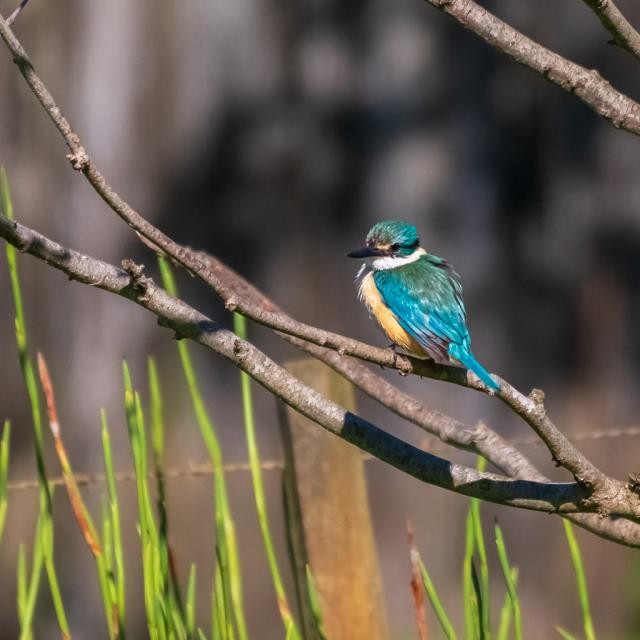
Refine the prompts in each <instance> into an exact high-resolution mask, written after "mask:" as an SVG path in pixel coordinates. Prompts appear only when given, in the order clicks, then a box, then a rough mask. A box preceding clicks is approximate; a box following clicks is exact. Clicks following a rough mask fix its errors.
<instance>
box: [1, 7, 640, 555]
mask: <svg viewBox="0 0 640 640" xmlns="http://www.w3.org/2000/svg"><path fill="white" fill-rule="evenodd" d="M432 4H436V5H442V4H443V3H442V2H440V3H438V2H435V3H434V2H432ZM446 4H447V5H448V6H453V5H455V4H457V3H456V2H455V0H454V1H453V2H448V3H446ZM468 5H469V6H470V7H471V8H473V7H476V5H474V3H472V2H470V3H468ZM440 8H442V7H440ZM488 15H489V16H491V14H488ZM491 17H493V16H491ZM494 19H495V20H497V18H494ZM515 33H516V34H517V32H515ZM0 35H1V36H2V38H3V39H4V41H5V43H6V44H7V46H8V48H9V49H10V51H11V52H12V53H13V55H14V61H15V62H16V64H17V65H18V67H19V69H20V71H21V73H22V75H23V76H24V78H25V79H26V81H27V82H28V84H29V86H30V87H31V89H32V90H33V92H34V94H35V95H36V96H37V98H38V100H39V101H40V102H41V104H42V106H43V108H44V109H45V111H46V112H47V113H48V115H49V116H50V117H51V119H52V120H53V122H54V123H55V125H56V127H57V128H58V130H59V131H60V133H61V134H62V136H63V138H64V139H65V142H66V143H67V146H68V148H69V150H70V154H69V156H68V157H69V159H70V160H71V163H72V165H73V167H74V168H75V169H77V170H79V171H81V172H82V173H84V175H85V176H86V177H87V179H88V180H89V182H90V183H91V184H92V185H93V187H94V189H95V190H96V192H97V193H98V194H99V195H100V196H101V197H102V198H103V199H104V200H105V201H106V202H107V204H109V206H110V207H111V208H112V209H113V210H114V211H115V212H116V213H117V214H118V215H119V216H120V217H121V218H122V219H123V220H125V222H127V224H129V226H131V227H132V228H134V229H135V230H136V231H137V232H138V233H139V234H140V235H141V236H142V237H143V238H146V240H147V241H148V242H150V243H151V244H152V245H153V246H155V247H160V248H161V249H162V250H164V252H166V253H167V254H168V255H169V256H171V257H172V258H173V259H174V260H176V261H177V262H179V263H180V264H182V265H183V266H185V267H186V268H187V269H189V270H190V271H192V272H194V273H195V274H197V275H198V276H199V277H200V278H201V279H202V280H203V281H205V282H206V283H207V284H208V285H209V286H211V287H212V288H213V289H214V290H215V291H216V292H217V293H218V294H219V295H220V296H221V298H222V299H223V300H224V301H225V304H226V305H227V307H228V308H232V309H237V310H238V311H240V312H241V313H243V314H244V315H247V316H248V317H250V318H252V319H253V320H255V321H257V322H260V323H262V324H265V325H266V326H269V327H270V328H272V329H274V330H276V331H280V332H283V333H285V334H289V336H290V338H289V339H290V341H292V342H293V343H294V344H296V343H297V346H300V344H301V343H302V342H303V341H305V340H306V341H309V342H311V343H313V344H308V345H307V346H308V347H314V348H315V349H316V351H317V352H318V353H319V352H323V351H326V349H324V347H328V348H330V349H334V350H336V351H338V353H331V352H327V353H328V354H330V355H331V358H332V359H333V360H334V364H336V367H335V368H338V366H339V365H338V364H337V363H339V362H340V361H343V362H347V361H348V360H347V359H345V358H340V356H341V355H344V354H347V355H352V356H355V357H358V358H360V359H363V360H366V361H369V362H373V363H376V364H380V365H381V366H387V367H390V368H394V369H397V370H398V371H400V372H401V373H415V374H418V375H424V376H427V377H431V378H435V379H440V380H446V381H449V382H453V383H456V384H461V385H463V386H467V387H470V388H475V389H477V390H481V391H486V389H485V388H484V387H483V385H482V384H481V383H480V382H479V381H478V380H477V378H475V376H473V375H472V374H471V375H469V374H468V372H466V371H464V370H461V369H457V368H455V367H446V366H440V365H435V364H433V363H429V362H425V361H420V360H415V359H412V358H409V357H406V356H397V355H396V354H394V353H392V352H390V351H389V350H385V349H378V348H376V347H371V346H370V345H366V344H364V343H362V342H359V341H356V340H351V339H348V338H345V337H343V336H340V335H338V334H334V333H331V332H327V331H324V330H322V329H318V328H316V327H311V326H309V325H305V324H304V323H300V322H297V321H295V320H294V319H292V318H290V317H288V316H285V315H284V314H281V313H277V312H273V311H271V310H265V309H264V308H260V307H259V306H258V305H255V304H253V305H252V304H251V303H247V301H245V300H243V299H239V298H238V297H237V296H236V295H235V292H234V290H233V289H231V288H230V287H229V283H228V282H225V281H224V280H221V279H220V278H219V277H216V274H215V273H214V272H213V270H211V269H210V268H208V267H207V265H206V264H204V262H203V260H202V259H201V258H199V257H198V256H197V254H196V253H194V252H193V251H190V250H188V249H186V248H184V247H181V246H180V245H177V244H176V243H175V242H173V241H172V240H171V239H170V238H168V237H167V236H166V235H165V234H163V233H162V232H161V231H160V230H158V229H156V228H155V227H154V226H153V225H151V224H150V223H149V222H148V221H146V220H145V219H144V218H143V217H142V216H140V214H138V213H137V212H136V211H135V210H133V209H132V208H131V207H130V206H129V205H128V204H127V203H126V202H125V201H124V200H123V199H122V198H121V197H120V196H119V195H118V194H117V193H116V192H115V191H114V190H113V189H112V188H111V187H110V185H109V184H108V183H107V181H106V179H105V178H104V176H102V174H101V173H100V171H99V170H98V168H97V166H96V165H95V164H94V163H93V161H92V160H91V159H90V158H89V156H88V155H87V153H86V151H85V150H84V147H83V146H82V144H81V142H80V139H79V137H78V136H77V134H76V133H75V132H74V131H73V129H72V128H71V126H70V124H69V122H68V121H67V120H66V119H65V118H64V116H63V115H62V113H61V112H60V109H59V108H58V106H57V105H56V103H55V101H54V99H53V97H52V96H51V94H50V93H49V92H48V90H47V89H46V87H45V85H44V83H43V82H42V80H41V79H40V78H39V77H38V76H37V74H36V73H35V71H34V69H33V66H32V64H31V62H30V61H29V59H28V57H27V54H26V52H25V51H24V49H23V48H22V46H21V44H20V43H19V41H18V40H17V39H16V38H15V36H14V35H13V33H12V32H11V30H10V29H9V28H8V25H7V24H6V22H5V21H3V20H2V18H1V17H0ZM519 35H520V36H521V34H519ZM521 37H522V38H524V36H521ZM525 40H526V39H525ZM529 42H530V43H531V41H529ZM533 44H534V45H535V43H533ZM536 46H537V47H539V45H536ZM542 49H544V48H542ZM545 51H547V50H545ZM549 53H551V52H549ZM553 55H555V54H553ZM558 58H559V56H558ZM560 60H564V59H562V58H560ZM521 62H522V61H521ZM565 62H567V63H568V61H565ZM568 64H570V65H572V64H573V63H568ZM574 67H575V68H577V69H579V70H582V71H585V72H586V70H585V69H583V68H582V67H579V66H577V65H574ZM589 73H590V72H589ZM551 79H553V77H552V78H551ZM607 87H609V85H608V84H607ZM565 88H566V87H565ZM572 88H573V89H575V90H576V92H577V93H578V94H579V95H581V94H580V91H578V89H580V87H572ZM605 89H606V87H605ZM609 89H610V91H611V92H613V94H612V95H613V97H615V95H618V96H619V97H621V98H622V99H624V100H627V101H628V100H629V99H628V98H626V96H623V95H622V94H619V93H618V92H615V90H613V89H611V87H609ZM585 95H588V92H586V93H585ZM582 97H583V99H585V97H584V96H582ZM609 97H611V96H609ZM585 101H587V102H588V100H586V99H585ZM631 102H632V101H631ZM632 104H633V105H635V103H632ZM636 106H638V105H636ZM596 110H597V111H598V112H599V113H601V111H600V110H599V109H596ZM631 111H633V110H631ZM602 115H605V117H607V115H606V113H602ZM33 233H35V232H33ZM56 246H57V245H56ZM43 259H47V258H43ZM58 268H62V267H60V266H58ZM145 282H146V279H145ZM134 288H135V287H134ZM119 293H121V292H119ZM121 295H124V294H122V293H121ZM136 302H138V303H139V304H140V301H139V300H136ZM171 326H174V325H171ZM174 328H175V326H174ZM217 331H218V330H217V329H216V332H217ZM209 346H211V345H209ZM212 348H213V347H212ZM307 350H309V349H307ZM223 355H225V354H223ZM236 364H238V363H236ZM354 364H357V363H354ZM239 366H240V365H239ZM358 366H360V365H358ZM342 368H343V369H345V368H346V367H344V366H343V367H342ZM363 369H364V368H363ZM365 371H366V369H365ZM256 379H258V378H256ZM362 379H363V382H362V385H363V388H364V386H366V383H365V382H364V380H365V376H362ZM372 382H373V381H372V380H371V379H369V380H368V384H370V385H371V383H372ZM265 386H266V385H265ZM392 389H393V388H392ZM503 389H504V391H503V393H502V394H501V399H502V400H503V401H504V402H505V403H506V404H507V405H508V406H510V407H511V408H512V409H513V410H514V411H515V412H516V413H518V414H519V415H521V416H522V417H523V418H524V419H525V420H526V421H527V422H528V423H529V424H530V425H531V426H532V427H533V428H534V429H535V430H536V432H537V433H538V434H539V435H540V436H541V437H542V438H543V440H544V441H545V443H546V444H547V446H548V447H549V448H550V450H551V452H552V455H553V456H554V458H555V459H556V460H557V461H558V462H559V463H560V464H562V465H563V466H565V467H566V468H568V469H569V470H570V471H571V472H572V473H573V474H574V476H575V477H576V478H577V479H579V480H580V481H581V483H582V488H583V489H586V490H587V491H592V492H593V495H595V496H596V497H595V498H594V497H593V496H592V497H591V498H590V499H589V500H590V504H588V505H587V506H588V508H589V509H593V510H598V511H600V512H609V511H607V509H609V510H610V511H613V512H618V510H617V507H616V508H612V505H613V504H617V503H618V502H620V501H621V498H620V496H621V495H622V494H624V490H625V487H624V485H622V484H621V483H619V482H618V481H614V480H611V479H609V478H607V477H606V476H604V474H602V473H601V472H600V471H598V470H597V469H596V468H595V467H594V466H593V465H592V464H591V463H590V462H589V461H588V460H586V459H585V458H584V456H582V455H581V454H580V453H579V452H578V451H577V450H576V449H575V448H574V447H573V446H572V445H571V444H570V443H569V441H568V440H567V439H566V438H565V437H564V436H563V435H562V434H561V433H560V432H559V431H558V430H557V429H556V427H555V426H554V425H553V423H552V422H551V421H550V420H549V419H548V418H547V416H546V414H545V413H544V407H543V405H542V402H541V399H540V398H539V394H538V395H536V396H534V397H532V398H526V397H525V396H523V395H522V394H520V393H519V392H517V391H516V390H515V389H513V388H512V387H510V386H509V385H508V384H507V383H503ZM400 393H401V392H400ZM399 400H400V398H398V397H397V396H396V401H399ZM434 418H435V415H434V414H433V413H432V414H431V415H430V416H429V417H428V419H434ZM312 419H313V418H312ZM318 422H320V421H318ZM345 424H347V423H345ZM323 426H325V427H326V426H327V425H326V424H324V425H323ZM449 426H450V427H455V426H456V423H455V421H453V423H451V424H450V425H449ZM327 428H328V427H327ZM479 429H480V430H481V428H480V427H477V428H476V430H479ZM450 432H451V431H450ZM382 433H384V432H382ZM483 433H484V435H485V436H486V435H487V433H486V432H483ZM489 433H493V432H489ZM385 435H388V434H385ZM494 435H495V434H494ZM353 437H355V435H354V436H353ZM474 437H475V436H472V437H471V438H470V440H469V442H471V443H472V446H475V443H474V442H473V438H474ZM496 437H497V436H496ZM403 444H404V443H403ZM405 446H408V445H405ZM416 451H417V450H416ZM438 460H439V459H438ZM524 460H525V461H526V459H524ZM527 462H528V461H527ZM447 464H448V463H447ZM518 464H519V465H520V466H521V469H524V468H525V467H526V464H525V463H524V462H523V460H522V459H520V460H518ZM517 475H520V474H517ZM611 483H614V485H615V487H613V485H612V484H611ZM616 483H617V484H616ZM567 486H571V485H567ZM606 490H611V492H612V493H614V494H616V496H617V497H616V500H614V501H613V502H612V501H611V500H609V497H610V496H608V495H605V494H606ZM605 497H606V498H607V500H604V502H607V506H606V507H605V506H604V502H603V498H605ZM627 497H628V496H625V499H626V498H627ZM622 502H625V500H622ZM519 506H522V505H519ZM527 508H528V507H527ZM627 511H628V508H627V507H624V508H622V510H621V511H619V512H620V513H623V514H627ZM629 515H632V516H635V515H636V514H635V512H634V511H633V509H632V510H631V511H629ZM629 524H634V523H629ZM605 537H607V536H606V535H605ZM632 537H633V533H629V535H628V536H627V540H630V539H631V538H632ZM627 543H628V542H627Z"/></svg>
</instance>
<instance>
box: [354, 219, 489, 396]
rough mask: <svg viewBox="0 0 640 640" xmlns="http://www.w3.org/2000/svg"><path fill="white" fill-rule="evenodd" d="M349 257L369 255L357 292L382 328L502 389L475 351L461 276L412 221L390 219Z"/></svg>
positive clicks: (408, 346)
mask: <svg viewBox="0 0 640 640" xmlns="http://www.w3.org/2000/svg"><path fill="white" fill-rule="evenodd" d="M347 255H348V257H350V258H370V259H371V260H370V261H368V263H367V262H365V264H363V265H362V267H361V268H360V270H359V271H358V275H357V276H356V281H357V282H358V281H359V283H358V297H359V298H360V300H361V301H362V302H363V303H364V304H365V306H366V307H367V309H368V310H369V313H370V314H371V315H372V316H373V317H374V318H375V320H376V321H377V323H378V324H379V325H380V327H381V329H382V330H383V331H384V333H385V334H386V335H387V337H388V338H389V339H390V340H391V342H392V346H394V347H396V346H397V347H400V348H401V349H402V350H404V351H406V352H407V353H409V354H411V355H414V356H417V357H419V358H430V359H432V360H434V361H435V362H439V363H441V364H454V365H458V366H460V365H462V366H464V367H466V368H467V369H470V370H471V371H473V372H474V373H475V374H476V375H477V376H478V378H480V380H482V382H483V383H484V384H485V385H486V386H487V387H488V389H489V390H490V391H492V392H496V391H498V390H499V389H500V385H499V384H498V382H496V381H495V380H494V379H493V378H492V377H491V375H490V374H489V372H488V371H487V370H486V369H485V368H484V367H483V366H482V365H481V364H480V363H479V362H478V361H477V360H476V359H475V357H474V355H473V353H472V352H471V338H470V336H469V330H468V329H467V316H466V311H465V308H464V302H463V301H462V284H461V283H460V276H459V275H458V274H457V273H456V272H455V270H454V269H453V267H452V266H451V265H450V264H449V263H448V262H447V261H446V260H443V259H442V258H439V257H438V256H434V255H431V254H430V253H427V252H426V251H425V250H424V249H423V248H422V247H421V246H420V239H419V238H418V231H417V229H416V228H415V227H414V226H413V225H412V224H409V223H408V222H401V221H397V220H385V221H382V222H378V223H377V224H375V225H374V226H373V227H372V228H371V230H370V231H369V233H368V234H367V239H366V246H365V247H364V248H363V249H358V250H357V251H352V252H351V253H349V254H347Z"/></svg>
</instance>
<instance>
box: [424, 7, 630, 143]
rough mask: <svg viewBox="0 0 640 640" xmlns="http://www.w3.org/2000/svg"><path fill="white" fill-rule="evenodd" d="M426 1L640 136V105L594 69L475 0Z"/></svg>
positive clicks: (618, 126)
mask: <svg viewBox="0 0 640 640" xmlns="http://www.w3.org/2000/svg"><path fill="white" fill-rule="evenodd" d="M425 1H426V2H427V3H428V4H430V5H431V6H433V7H435V8H436V9H440V11H443V12H444V13H447V14H449V15H450V16H452V17H453V18H455V19H456V20H457V21H458V22H459V23H460V24H461V25H462V26H463V27H465V28H466V29H469V30H470V31H473V33H475V34H476V35H478V36H480V37H481V38H482V39H483V40H484V41H485V42H487V43H488V44H490V45H491V46H492V47H494V48H495V49H497V50H498V51H501V52H502V53H506V54H507V55H508V56H509V57H511V58H513V59H514V60H515V61H516V62H519V63H520V64H521V65H524V66H525V67H528V68H529V69H533V70H534V71H536V72H538V73H539V74H540V75H542V76H543V77H544V78H546V79H547V80H549V81H550V82H553V83H554V84H556V85H558V86H559V87H561V88H562V89H564V90H565V91H568V92H569V93H573V94H575V95H577V96H578V97H579V98H580V99H581V100H582V101H583V102H584V103H585V104H587V105H588V106H589V107H591V109H593V110H594V111H595V112H596V113H597V114H599V115H601V116H602V117H603V118H605V119H606V120H608V121H609V122H611V124H612V125H613V126H614V127H617V128H620V129H624V130H625V131H629V132H630V133H634V134H635V135H640V104H638V103H637V102H635V101H634V100H632V99H631V98H629V97H628V96H626V95H625V94H624V93H621V92H620V91H618V90H617V89H614V88H613V87H612V86H611V84H609V82H607V80H605V79H604V78H603V77H602V76H601V75H600V74H599V73H598V72H597V71H596V70H595V69H586V68H585V67H582V66H580V65H579V64H576V63H575V62H572V61H571V60H567V59H566V58H563V57H562V56H561V55H559V54H557V53H555V52H554V51H551V50H550V49H547V48H546V47H544V46H542V45H541V44H539V43H537V42H535V41H534V40H531V38H527V36H525V35H523V34H522V33H520V32H519V31H517V30H516V29H514V28H513V27H512V26H510V25H508V24H507V23H506V22H504V21H502V20H500V18H498V17H496V16H494V15H493V14H492V13H490V12H489V11H487V10H486V9H484V8H483V7H481V6H480V5H478V4H477V3H475V2H473V0H425ZM596 1H597V0H596ZM598 4H604V3H601V2H599V3H598ZM609 4H610V3H609Z"/></svg>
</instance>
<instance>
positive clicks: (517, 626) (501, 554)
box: [494, 522, 522, 640]
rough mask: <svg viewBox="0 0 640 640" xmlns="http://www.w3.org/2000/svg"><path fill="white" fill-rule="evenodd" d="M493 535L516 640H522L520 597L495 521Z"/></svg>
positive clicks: (502, 538) (501, 535) (501, 536)
mask: <svg viewBox="0 0 640 640" xmlns="http://www.w3.org/2000/svg"><path fill="white" fill-rule="evenodd" d="M494 528H495V536H496V538H495V539H496V549H497V550H498V559H499V560H500V568H501V569H502V576H503V577H504V582H505V586H506V587H507V594H508V596H509V600H510V601H511V609H512V611H513V622H514V631H515V636H516V640H522V614H521V610H520V598H519V596H518V590H517V584H516V581H515V580H514V575H516V576H517V574H514V571H513V569H512V567H511V565H510V564H509V557H508V555H507V546H506V545H505V542H504V535H503V534H502V529H501V528H500V525H499V524H498V523H497V522H495V525H494Z"/></svg>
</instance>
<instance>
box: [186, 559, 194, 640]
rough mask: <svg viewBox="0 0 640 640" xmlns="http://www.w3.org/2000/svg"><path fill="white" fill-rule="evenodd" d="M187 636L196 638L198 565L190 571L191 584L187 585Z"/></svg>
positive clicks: (192, 566)
mask: <svg viewBox="0 0 640 640" xmlns="http://www.w3.org/2000/svg"><path fill="white" fill-rule="evenodd" d="M186 621H187V635H188V636H189V638H194V639H195V636H196V565H195V564H192V565H191V569H190V570H189V582H188V583H187V606H186Z"/></svg>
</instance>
